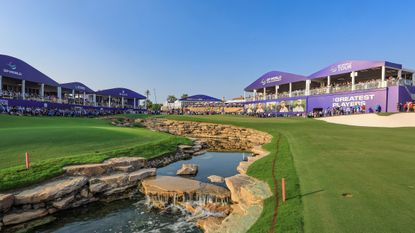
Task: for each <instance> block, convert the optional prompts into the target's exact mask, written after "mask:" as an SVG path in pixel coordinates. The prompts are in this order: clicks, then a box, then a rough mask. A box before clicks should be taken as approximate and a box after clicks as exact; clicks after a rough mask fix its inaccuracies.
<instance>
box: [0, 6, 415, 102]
mask: <svg viewBox="0 0 415 233" xmlns="http://www.w3.org/2000/svg"><path fill="white" fill-rule="evenodd" d="M0 5H1V11H2V13H1V14H0V53H1V54H7V55H11V56H15V57H18V58H20V59H22V60H25V61H26V62H28V63H29V64H31V65H33V66H34V67H36V68H38V69H39V70H41V71H42V72H43V73H45V74H47V75H48V76H50V77H51V78H53V79H55V80H56V81H58V82H69V81H81V82H83V83H85V84H86V85H88V86H90V87H91V88H93V89H104V88H111V87H127V88H130V89H133V90H136V91H138V92H141V93H143V92H144V90H146V89H149V90H151V91H152V92H153V89H156V93H157V100H158V102H161V101H164V100H165V98H166V96H167V95H169V94H173V95H176V96H180V95H181V94H183V93H188V94H208V95H213V96H215V97H218V98H220V97H222V96H225V97H226V98H232V97H236V96H238V95H241V94H242V93H243V88H244V87H245V86H247V85H249V84H250V83H251V82H253V81H254V80H255V79H257V78H258V77H259V76H260V75H262V74H263V73H265V72H267V71H270V70H280V71H286V72H292V73H298V74H304V75H308V74H310V73H313V72H315V71H317V70H319V69H320V68H323V67H325V66H327V65H329V64H331V63H334V62H336V61H339V60H344V59H374V60H383V59H385V60H388V61H392V62H397V63H401V64H403V65H404V66H405V67H408V68H415V30H414V28H415V3H414V1H364V2H363V1H338V2H337V1H288V0H287V1H277V0H275V1H252V0H251V1H244V0H240V1H233V0H225V1H224V0H209V1H201V0H177V1H172V0H162V1H157V0H149V1H139V0H137V1H116V0H114V1H102V0H99V1H98V0H90V1H87V0H84V1H83V0H79V1H77V0H61V1H55V0H54V1H45V0H39V1H34V0H32V1H23V0H16V1H1V3H0ZM151 98H152V99H153V98H154V96H152V97H151Z"/></svg>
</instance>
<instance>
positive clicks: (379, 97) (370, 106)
mask: <svg viewBox="0 0 415 233" xmlns="http://www.w3.org/2000/svg"><path fill="white" fill-rule="evenodd" d="M386 102H387V90H386V89H378V90H373V91H356V92H351V93H347V94H345V93H342V94H328V95H321V96H309V97H308V104H307V111H308V112H311V111H313V109H327V108H343V109H347V108H353V107H355V106H356V105H358V106H364V107H365V108H366V111H374V109H375V108H376V106H377V105H379V106H380V107H381V110H382V112H384V111H386V107H387V104H386Z"/></svg>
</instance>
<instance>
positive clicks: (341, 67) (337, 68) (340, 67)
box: [330, 62, 353, 73]
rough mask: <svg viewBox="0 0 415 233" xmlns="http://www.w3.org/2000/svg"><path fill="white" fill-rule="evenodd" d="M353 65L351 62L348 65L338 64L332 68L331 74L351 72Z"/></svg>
mask: <svg viewBox="0 0 415 233" xmlns="http://www.w3.org/2000/svg"><path fill="white" fill-rule="evenodd" d="M352 67H353V66H352V63H351V62H347V63H342V64H338V65H335V66H332V67H331V68H330V72H331V73H336V72H342V71H346V70H351V69H352Z"/></svg>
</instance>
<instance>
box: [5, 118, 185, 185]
mask: <svg viewBox="0 0 415 233" xmlns="http://www.w3.org/2000/svg"><path fill="white" fill-rule="evenodd" d="M185 143H189V140H187V139H185V138H183V137H176V136H172V135H168V134H164V133H158V132H152V131H150V130H147V129H144V128H120V127H114V126H111V125H110V124H109V122H108V121H106V120H99V119H85V118H52V117H15V116H5V115H0V148H1V149H0V190H7V189H11V188H18V187H22V186H25V185H29V184H33V183H36V182H40V181H42V180H45V179H48V178H51V177H55V176H58V175H60V174H62V173H63V170H62V167H64V166H67V165H71V164H83V163H95V162H102V161H103V160H105V159H108V158H110V157H117V156H142V157H145V158H152V157H156V156H160V155H163V154H166V153H169V152H172V151H174V150H175V149H176V146H177V144H185ZM26 151H28V152H29V154H30V160H31V169H30V170H26V169H25V167H24V161H25V156H24V153H25V152H26Z"/></svg>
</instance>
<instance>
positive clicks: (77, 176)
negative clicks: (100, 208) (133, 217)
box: [0, 140, 207, 232]
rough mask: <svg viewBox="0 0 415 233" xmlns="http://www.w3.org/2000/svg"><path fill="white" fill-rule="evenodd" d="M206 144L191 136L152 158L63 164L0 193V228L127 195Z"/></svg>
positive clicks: (36, 221)
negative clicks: (59, 172)
mask: <svg viewBox="0 0 415 233" xmlns="http://www.w3.org/2000/svg"><path fill="white" fill-rule="evenodd" d="M206 147H207V145H206V144H205V143H204V142H202V141H200V140H194V141H193V145H179V146H178V148H177V151H176V152H175V153H171V154H166V155H164V156H160V157H156V158H153V159H148V160H147V159H145V158H142V157H115V158H111V159H108V160H106V161H104V162H102V163H96V164H82V165H73V166H67V167H64V170H65V174H64V175H63V176H62V177H60V178H55V179H52V180H49V181H46V182H42V183H41V184H38V185H31V186H29V187H26V188H23V189H19V190H16V191H9V192H8V193H3V194H2V193H0V231H1V230H2V228H3V226H7V227H8V228H9V229H8V230H9V231H11V232H13V231H14V230H21V229H22V228H25V227H26V226H24V225H27V226H30V227H35V226H38V225H43V224H45V223H48V222H50V221H53V220H54V218H53V217H51V216H49V219H47V218H44V217H45V216H47V215H51V214H53V213H55V212H57V211H61V210H64V209H70V208H75V207H79V206H81V205H85V204H88V203H91V202H96V201H106V202H108V201H113V200H118V199H124V198H129V197H131V196H132V195H134V194H135V193H137V192H138V186H139V184H140V182H141V180H143V179H144V178H146V177H149V176H155V175H156V168H157V167H163V166H166V165H168V164H170V163H173V162H176V161H178V160H183V159H187V158H191V157H192V156H193V155H198V154H202V153H204V152H205V149H206ZM43 219H46V220H43ZM29 221H30V223H27V222H29ZM23 223H24V224H23ZM22 224H23V225H22Z"/></svg>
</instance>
